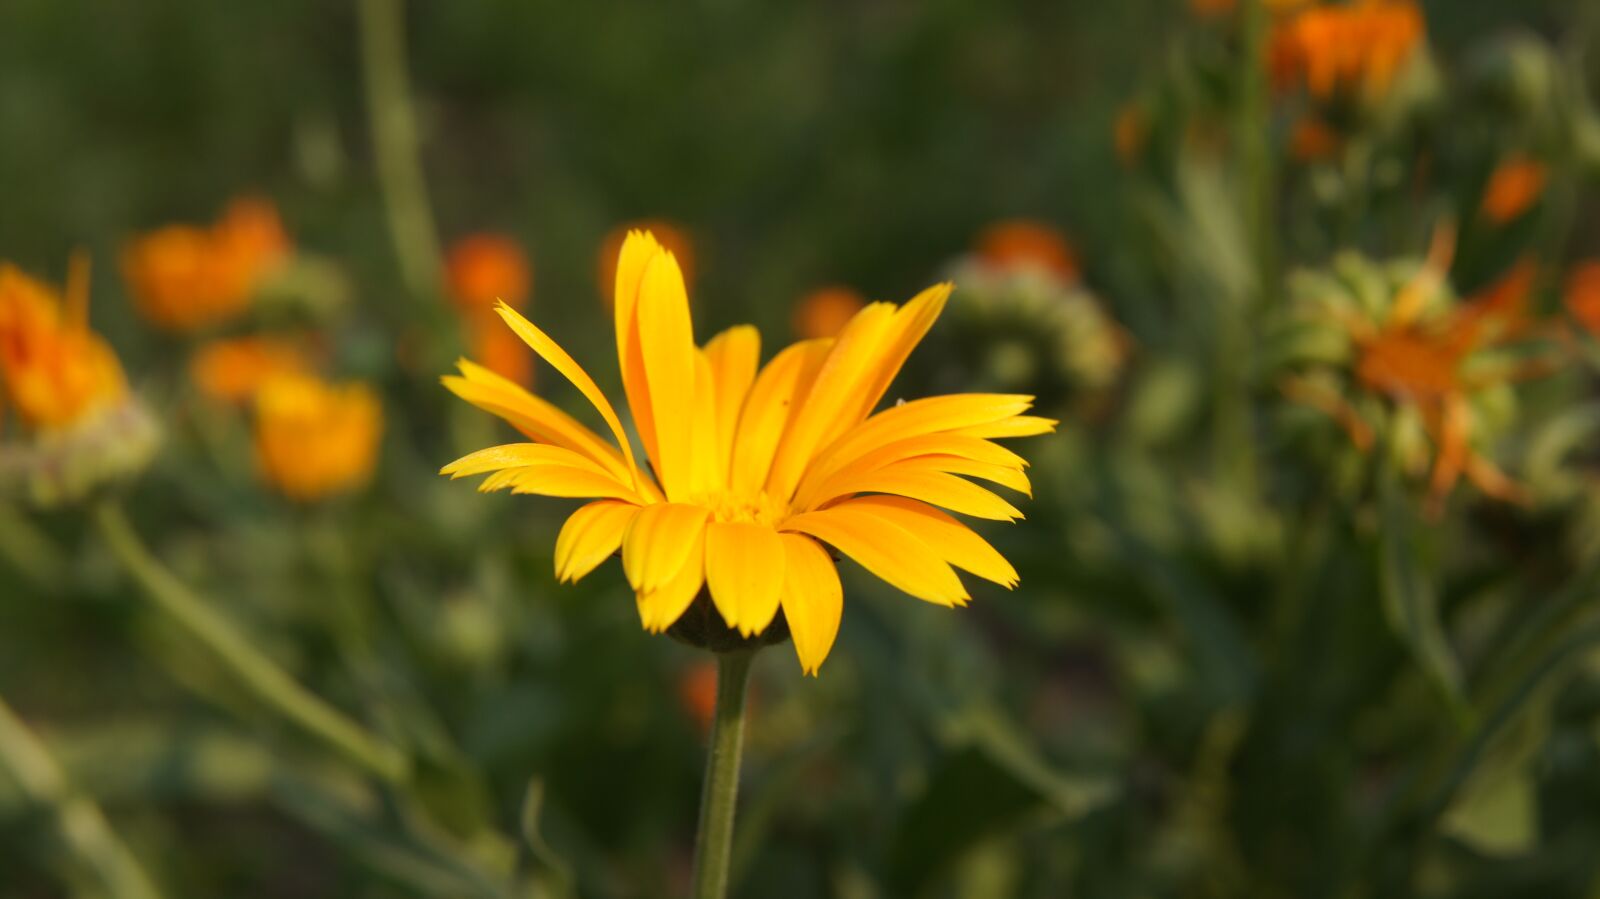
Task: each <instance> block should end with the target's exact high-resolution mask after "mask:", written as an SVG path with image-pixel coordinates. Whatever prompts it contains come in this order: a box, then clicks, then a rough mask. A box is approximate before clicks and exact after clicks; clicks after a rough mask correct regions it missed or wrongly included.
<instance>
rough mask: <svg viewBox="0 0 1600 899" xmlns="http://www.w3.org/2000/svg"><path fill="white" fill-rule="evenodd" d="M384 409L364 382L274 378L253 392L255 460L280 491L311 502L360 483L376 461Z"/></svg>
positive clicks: (305, 377)
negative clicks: (331, 382)
mask: <svg viewBox="0 0 1600 899" xmlns="http://www.w3.org/2000/svg"><path fill="white" fill-rule="evenodd" d="M382 434H383V408H382V406H381V405H380V404H379V402H378V396H377V394H376V393H375V392H373V390H372V388H370V387H368V386H367V385H365V384H360V383H353V384H329V383H327V382H324V381H322V380H321V379H319V378H316V377H313V376H310V375H284V376H281V377H277V378H273V379H272V380H270V381H268V382H267V383H266V384H264V385H263V386H262V387H261V390H260V392H259V393H257V395H256V425H255V443H256V461H257V464H258V467H259V469H260V471H261V475H262V477H263V478H264V479H265V480H266V482H267V483H268V484H269V485H271V486H272V487H273V488H275V489H277V490H278V491H279V492H281V493H282V494H283V495H285V496H287V497H289V498H290V499H293V500H296V501H299V502H313V501H316V500H319V499H323V498H326V497H329V496H333V495H335V494H339V493H345V492H348V491H350V490H354V489H356V488H357V487H360V486H362V485H363V484H365V483H366V482H367V480H368V479H369V478H371V476H372V470H373V467H374V466H375V465H376V464H377V458H378V440H379V438H380V437H381V436H382Z"/></svg>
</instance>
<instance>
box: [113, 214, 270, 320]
mask: <svg viewBox="0 0 1600 899" xmlns="http://www.w3.org/2000/svg"><path fill="white" fill-rule="evenodd" d="M288 252H289V239H288V237H287V236H286V235H285V234H284V231H283V224H282V222H280V221H279V219H278V212H277V210H276V209H275V208H274V207H273V206H272V204H271V203H270V202H268V201H266V200H262V199H257V198H242V199H238V200H235V201H233V202H232V203H231V204H229V206H228V208H227V210H226V211H225V212H224V213H223V214H222V217H221V218H220V219H218V220H217V222H216V223H215V224H213V225H211V226H210V227H200V226H196V225H167V226H165V227H162V228H158V229H156V230H154V231H151V232H149V233H147V234H143V235H140V236H139V237H136V238H134V239H133V240H132V241H130V242H129V243H128V245H127V246H126V247H124V248H123V253H122V270H123V275H124V277H125V278H126V279H127V281H128V286H129V288H130V290H131V291H132V292H133V297H134V301H135V303H136V305H137V307H138V309H139V312H140V313H141V314H143V315H144V317H145V318H147V319H149V320H150V321H151V322H152V323H154V324H155V325H157V326H159V327H162V328H165V329H168V330H172V331H194V330H199V329H202V328H207V327H211V326H213V325H216V324H219V323H221V322H224V321H227V320H228V319H230V318H233V317H234V316H236V315H238V314H239V313H241V312H243V311H244V310H245V309H246V308H247V307H248V306H249V305H250V301H251V300H252V299H253V298H254V296H255V293H256V290H257V289H258V288H259V287H260V286H261V283H262V281H263V279H264V278H265V277H266V276H267V275H268V274H270V273H271V272H272V271H274V270H275V269H277V268H278V267H279V266H280V265H282V263H283V261H284V260H285V258H286V257H287V256H288Z"/></svg>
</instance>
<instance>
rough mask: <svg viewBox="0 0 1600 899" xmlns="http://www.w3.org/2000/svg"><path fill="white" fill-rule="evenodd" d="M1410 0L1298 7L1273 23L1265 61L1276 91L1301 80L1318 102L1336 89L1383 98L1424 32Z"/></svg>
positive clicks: (1368, 0) (1420, 12)
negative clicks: (1267, 63)
mask: <svg viewBox="0 0 1600 899" xmlns="http://www.w3.org/2000/svg"><path fill="white" fill-rule="evenodd" d="M1426 30H1427V29H1426V25H1425V23H1424V21H1423V18H1422V11H1421V9H1419V8H1418V7H1417V5H1416V4H1415V3H1412V2H1410V0H1357V2H1354V3H1348V4H1341V5H1330V6H1317V7H1313V8H1310V9H1306V10H1302V11H1301V12H1299V13H1296V14H1294V15H1292V16H1288V17H1286V18H1284V19H1281V20H1279V21H1278V22H1276V23H1275V24H1274V25H1273V29H1272V36H1271V40H1270V43H1269V45H1268V61H1269V65H1270V68H1271V71H1272V76H1273V81H1274V83H1275V84H1277V86H1278V87H1279V89H1288V88H1290V87H1293V86H1295V85H1296V84H1299V83H1302V82H1303V83H1304V84H1305V87H1306V89H1307V90H1308V91H1310V92H1311V95H1312V96H1314V97H1316V98H1317V99H1319V100H1326V99H1329V98H1331V97H1332V96H1333V95H1334V94H1335V93H1336V92H1337V91H1338V90H1340V88H1344V89H1347V90H1359V91H1360V92H1361V94H1362V96H1364V97H1366V98H1368V99H1376V98H1378V97H1381V96H1382V95H1383V94H1384V92H1386V91H1387V90H1388V89H1389V86H1390V85H1391V84H1392V83H1393V82H1394V78H1395V75H1396V74H1398V73H1399V71H1400V70H1401V68H1402V67H1403V66H1404V65H1405V64H1406V63H1407V62H1409V61H1410V59H1411V56H1412V54H1413V53H1414V52H1415V51H1416V49H1417V47H1418V46H1420V45H1421V43H1422V39H1423V37H1424V35H1425V34H1426Z"/></svg>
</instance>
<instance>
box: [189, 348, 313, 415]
mask: <svg viewBox="0 0 1600 899" xmlns="http://www.w3.org/2000/svg"><path fill="white" fill-rule="evenodd" d="M311 368H312V366H311V361H310V359H309V358H308V357H307V353H306V349H305V346H304V345H303V344H302V343H300V342H299V341H296V340H290V339H287V338H282V337H234V338H226V339H218V340H212V341H210V342H208V343H206V344H205V345H204V346H202V347H200V349H199V350H197V351H196V352H195V354H194V356H193V357H191V358H190V360H189V379H190V380H192V381H193V382H194V384H195V386H196V387H198V388H199V389H200V392H201V393H203V394H205V395H206V396H207V397H210V398H211V399H213V400H217V401H218V402H224V403H243V402H246V401H248V400H250V399H251V398H253V397H254V396H255V395H256V391H258V390H260V389H261V386H262V385H263V384H265V383H266V382H267V381H269V380H271V379H273V378H275V377H278V376H280V375H286V374H304V373H306V372H309V371H310V370H311Z"/></svg>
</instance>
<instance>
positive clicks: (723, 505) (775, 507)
mask: <svg viewBox="0 0 1600 899" xmlns="http://www.w3.org/2000/svg"><path fill="white" fill-rule="evenodd" d="M697 501H698V503H699V504H700V505H703V506H705V507H706V508H707V509H710V510H711V517H712V519H713V520H715V521H740V522H748V523H751V524H764V525H767V526H769V527H776V526H777V525H778V523H779V522H781V521H783V520H784V519H785V518H788V517H789V506H788V504H787V503H783V502H779V501H778V500H776V499H774V498H772V497H770V496H768V495H767V494H766V492H765V491H763V492H761V493H757V494H756V495H755V496H749V495H741V494H735V493H730V492H726V491H724V492H722V493H713V494H710V495H708V496H703V497H700V498H698V500H697Z"/></svg>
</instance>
